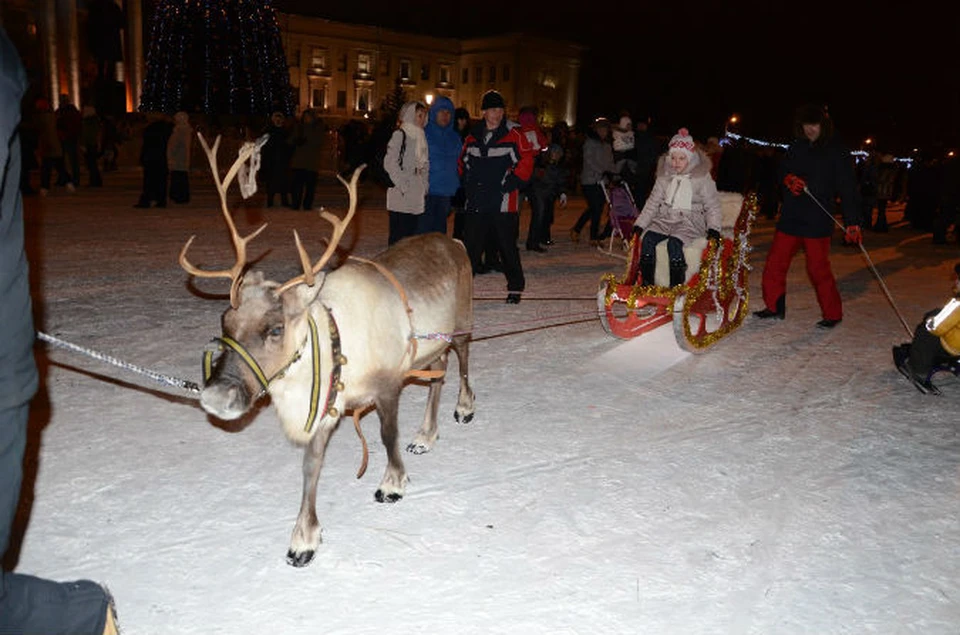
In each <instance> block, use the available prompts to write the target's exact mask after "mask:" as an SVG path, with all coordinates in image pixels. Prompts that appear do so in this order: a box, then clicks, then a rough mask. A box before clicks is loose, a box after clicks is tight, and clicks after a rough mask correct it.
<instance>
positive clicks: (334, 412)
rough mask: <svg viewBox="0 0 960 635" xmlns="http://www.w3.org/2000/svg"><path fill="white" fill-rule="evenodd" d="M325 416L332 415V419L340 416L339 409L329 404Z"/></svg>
mask: <svg viewBox="0 0 960 635" xmlns="http://www.w3.org/2000/svg"><path fill="white" fill-rule="evenodd" d="M327 416H328V417H333V418H334V419H339V418H340V411H339V410H337V409H336V408H335V407H334V406H330V409H329V410H327Z"/></svg>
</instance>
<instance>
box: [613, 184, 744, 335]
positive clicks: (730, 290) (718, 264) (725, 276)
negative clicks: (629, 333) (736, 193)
mask: <svg viewBox="0 0 960 635" xmlns="http://www.w3.org/2000/svg"><path fill="white" fill-rule="evenodd" d="M758 209H759V205H758V202H757V196H756V194H750V195H749V196H747V198H746V199H745V200H744V204H743V209H742V210H741V212H740V217H739V218H738V219H737V223H736V226H735V227H734V238H733V249H732V253H731V254H730V258H729V259H727V260H726V261H724V260H723V259H722V258H720V257H719V254H718V252H717V250H718V248H719V247H720V244H717V243H714V242H713V241H711V242H710V243H708V246H707V251H706V254H705V257H704V258H703V260H702V261H701V263H700V272H699V275H698V277H697V282H696V283H695V284H694V285H693V287H687V286H685V285H678V286H676V287H661V286H658V285H643V286H640V285H633V286H632V287H631V289H630V294H629V295H628V296H627V297H626V298H620V297H619V296H617V298H616V299H620V300H624V301H625V304H626V307H627V309H628V310H630V311H635V310H636V309H637V308H638V306H637V303H638V301H639V299H640V298H663V299H666V300H668V302H667V303H666V305H667V306H670V307H673V309H674V311H675V310H676V300H677V298H678V297H679V296H683V308H682V310H681V315H680V319H681V320H682V322H683V334H684V339H686V341H687V342H688V343H689V344H690V345H691V346H692V347H693V348H695V349H698V350H702V349H705V348H707V347H709V346H711V345H713V344H715V343H716V342H717V341H718V340H720V339H721V338H723V337H724V336H726V335H728V334H729V333H731V332H732V331H734V330H735V329H737V328H739V326H740V324H742V323H743V318H744V316H745V315H746V311H747V305H748V301H749V297H750V292H749V289H748V288H747V272H748V271H749V270H750V266H749V264H748V263H747V256H748V255H749V253H750V251H751V247H750V243H749V238H750V230H751V228H752V226H753V220H754V219H755V218H756V215H757V211H758ZM744 214H746V216H744ZM635 241H636V237H634V238H633V239H631V241H630V252H631V253H633V249H634V242H635ZM725 264H726V265H727V266H724V265H725ZM632 268H633V262H632V260H631V259H628V260H627V266H626V271H625V272H624V275H623V277H622V278H620V279H618V278H617V276H616V275H615V274H612V273H611V274H606V275H605V276H603V277H602V278H601V282H602V283H604V284H605V285H606V291H605V293H604V306H605V307H609V306H611V304H612V303H613V300H614V296H616V295H617V288H618V287H620V286H622V285H624V284H625V283H626V280H628V279H629V277H630V274H631V269H632ZM741 273H742V276H741ZM741 277H742V283H741V282H739V279H740V278H741ZM708 290H709V291H710V292H711V293H712V294H713V298H714V305H715V306H716V308H717V312H718V314H721V313H722V314H724V316H725V318H726V319H725V320H723V325H722V326H721V327H720V328H719V329H717V330H716V331H714V332H712V333H708V334H706V335H704V336H702V337H696V336H695V335H694V334H693V333H692V332H691V330H690V315H691V312H692V310H693V307H694V305H696V303H697V302H698V301H699V300H700V298H701V297H702V296H703V294H704V293H707V291H708ZM732 295H736V296H737V297H738V298H739V303H738V305H737V310H736V312H735V315H733V316H731V315H729V313H728V311H727V310H726V309H723V306H722V304H721V303H720V298H721V297H722V298H724V299H729V298H730V297H731V296H732ZM644 304H650V303H648V302H644ZM654 304H661V303H654ZM676 319H677V317H676V316H674V320H676ZM701 319H702V320H705V319H706V316H705V315H701Z"/></svg>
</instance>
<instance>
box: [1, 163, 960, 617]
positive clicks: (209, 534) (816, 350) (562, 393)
mask: <svg viewBox="0 0 960 635" xmlns="http://www.w3.org/2000/svg"><path fill="white" fill-rule="evenodd" d="M137 179H138V175H137V174H136V173H135V172H128V173H119V174H118V173H112V174H107V175H106V181H107V187H106V188H104V189H103V190H102V191H92V190H89V189H86V188H84V189H81V190H80V191H79V192H78V193H77V194H76V195H73V196H69V195H66V194H62V193H59V192H54V193H53V194H51V196H50V197H48V198H46V199H40V198H32V199H28V201H27V206H26V210H27V217H28V242H29V250H30V254H31V258H32V276H33V284H34V297H35V298H36V301H37V305H38V306H37V309H38V312H39V314H40V316H41V320H42V322H41V324H40V325H39V326H40V327H41V328H42V329H43V330H44V331H46V332H48V333H51V334H53V335H57V336H59V337H62V338H64V339H66V340H69V341H72V342H75V343H77V344H80V345H83V346H88V347H91V348H94V349H96V350H99V351H102V352H105V353H108V354H112V355H115V356H118V357H121V358H123V359H125V360H128V361H130V362H132V363H135V364H140V365H142V366H146V367H149V368H152V369H156V370H158V371H161V372H164V373H168V374H171V375H174V376H178V377H183V378H187V379H191V380H198V379H199V371H200V366H199V365H200V354H201V349H202V348H203V346H204V345H205V344H206V343H207V342H208V341H209V340H210V338H211V337H213V336H215V335H218V334H219V316H220V313H221V312H222V311H223V310H224V308H225V307H226V306H227V300H226V297H225V295H224V293H225V291H226V283H225V281H209V280H208V281H199V282H197V283H196V286H195V287H194V286H192V285H191V284H190V283H188V277H187V275H186V274H185V273H184V272H183V271H182V270H181V269H180V267H179V266H178V264H177V253H178V250H179V249H180V247H181V245H182V244H183V242H184V241H185V240H186V239H187V238H188V237H189V236H190V235H191V234H194V233H196V234H198V238H197V240H196V242H195V245H194V247H193V248H192V251H191V254H192V260H193V262H195V263H204V264H207V265H219V263H221V262H222V263H224V264H229V263H230V262H232V260H228V258H229V259H232V255H231V252H230V247H229V242H228V240H227V237H226V234H225V233H224V231H223V229H222V222H221V219H220V218H219V214H218V211H217V208H216V206H215V197H214V195H213V190H212V187H211V186H210V185H209V176H208V175H203V174H202V173H195V174H194V175H192V177H191V180H192V185H193V187H194V190H195V192H194V194H195V196H194V201H193V202H192V203H191V204H190V205H188V206H183V207H171V208H168V209H165V210H161V209H152V210H139V209H133V208H132V207H131V205H132V203H133V202H134V201H135V200H136V196H137V194H138V192H139V181H138V180H137ZM327 181H328V183H327V184H326V185H325V186H324V187H323V188H322V189H321V192H320V196H319V198H320V201H319V202H320V203H323V204H326V205H328V206H329V207H331V208H333V209H343V207H344V205H345V197H344V195H343V190H342V189H341V188H339V186H336V185H334V184H332V183H331V182H329V181H330V180H329V179H328V180H327ZM233 198H234V199H236V207H235V208H236V210H237V213H236V218H237V221H238V224H239V225H240V226H241V230H242V231H243V230H249V229H250V228H252V227H254V226H256V225H257V224H259V223H260V222H262V221H264V220H266V221H269V223H270V227H269V228H268V229H267V231H266V232H265V233H264V234H262V235H261V237H260V238H258V239H257V240H256V241H255V242H254V243H253V245H252V247H251V253H252V254H253V255H254V256H261V255H262V259H261V262H260V264H259V265H258V267H259V268H262V269H264V270H266V271H267V273H268V274H269V275H271V276H272V277H274V278H282V279H286V278H287V277H291V276H292V275H294V274H295V273H296V266H297V265H296V257H295V251H294V246H293V241H292V237H291V230H292V229H293V228H294V227H296V228H299V229H300V231H301V234H306V235H308V236H310V237H312V239H313V240H319V237H320V236H323V235H325V233H326V232H327V230H328V229H327V226H326V224H325V223H323V222H322V221H320V220H319V219H318V218H317V217H316V215H315V214H313V213H308V212H293V211H290V210H286V209H276V208H274V209H263V208H262V200H263V199H262V196H261V195H259V194H258V195H257V196H255V197H254V198H253V199H251V201H249V202H245V203H244V202H241V201H240V200H239V195H237V194H234V196H233ZM582 208H583V202H582V200H581V199H579V198H575V199H572V201H571V206H570V207H569V208H568V209H567V210H563V211H560V212H559V215H558V219H557V222H556V224H555V227H554V233H555V236H556V238H557V245H556V246H555V247H553V248H552V249H551V250H550V251H549V253H548V254H545V255H541V254H530V253H529V252H526V251H523V252H522V257H523V261H524V267H525V270H526V273H527V280H528V287H527V293H526V294H525V297H524V300H523V302H522V303H521V304H519V305H516V306H509V305H505V304H504V303H503V297H504V295H505V287H504V280H503V277H502V276H501V275H499V274H492V275H485V276H480V277H478V278H477V279H476V295H477V297H480V298H491V299H490V300H479V301H477V303H476V324H477V332H476V338H477V341H476V342H475V343H474V344H473V345H472V350H471V358H470V362H471V375H472V376H471V383H472V385H473V387H474V389H475V390H476V393H477V416H476V418H475V420H474V421H473V422H472V423H471V424H469V425H458V424H456V423H455V422H454V421H453V417H452V413H453V408H454V404H455V401H456V384H455V381H451V382H448V385H447V387H446V389H445V390H444V394H443V397H442V403H441V423H440V426H441V437H440V440H439V441H438V443H437V445H436V446H435V448H434V450H433V451H432V452H430V453H429V454H425V455H421V456H414V455H409V454H407V455H405V462H406V465H407V471H408V473H409V475H410V478H411V483H410V484H409V486H408V488H407V495H406V497H405V498H404V499H403V500H402V501H401V502H399V503H398V504H395V505H387V504H377V503H376V502H374V500H373V491H374V490H375V489H376V487H377V484H378V482H379V479H380V475H381V473H382V470H383V468H384V465H385V456H384V453H383V451H382V446H381V445H380V443H379V441H378V438H379V434H378V431H377V429H378V425H377V422H376V417H375V416H372V415H371V416H368V417H367V418H366V419H364V422H363V427H364V430H365V433H366V436H367V438H368V440H369V441H370V448H371V452H370V467H369V469H368V472H367V475H366V476H365V477H364V478H363V479H362V480H357V479H356V478H355V473H356V470H357V468H358V465H359V462H360V456H361V455H360V444H359V440H358V439H357V438H356V435H355V434H354V432H353V430H351V429H350V428H351V426H349V425H348V424H345V425H344V426H342V429H341V430H340V431H339V432H338V433H337V434H336V435H335V436H334V438H333V441H332V442H331V446H330V449H329V451H328V453H327V462H326V465H325V467H324V471H323V474H322V476H321V479H320V489H319V494H318V514H319V516H320V522H321V524H322V525H323V527H324V531H323V541H324V542H323V544H322V545H321V547H320V550H319V551H318V553H317V557H316V559H315V560H314V562H313V563H312V564H311V565H310V566H308V567H307V568H304V569H295V568H292V567H290V566H288V565H287V564H286V563H285V562H284V556H285V553H286V550H287V544H288V540H289V537H290V532H291V530H292V528H293V524H294V520H295V518H296V514H297V509H298V506H299V499H300V486H301V476H300V459H301V451H300V450H299V449H298V448H295V447H293V446H291V445H290V444H289V443H288V442H287V441H286V440H285V439H284V437H283V435H282V433H281V431H280V429H279V426H278V422H277V419H276V416H275V414H274V412H273V411H272V410H271V408H270V407H269V406H264V407H262V408H260V409H259V410H258V411H257V412H255V413H254V414H253V415H252V416H249V417H248V418H246V419H244V420H243V421H242V422H240V423H224V422H218V421H215V420H211V419H209V418H208V417H207V416H206V415H205V414H204V412H203V411H202V410H201V409H200V408H199V406H198V405H197V403H196V402H195V401H193V400H192V399H191V398H190V397H189V396H187V395H184V394H179V393H178V392H177V391H176V390H175V389H166V388H163V387H162V386H159V385H156V384H153V383H151V382H150V381H149V380H147V379H143V378H141V377H139V376H137V375H132V374H129V373H125V372H123V371H121V370H119V369H114V368H113V367H110V366H106V365H103V364H101V363H99V362H97V361H94V360H92V359H88V358H86V357H81V356H77V355H75V354H73V353H70V352H66V351H63V350H56V349H47V348H46V347H44V346H40V347H38V354H39V359H40V363H41V369H42V372H43V376H44V380H45V381H44V384H45V390H44V392H43V393H42V394H41V395H40V397H39V398H38V399H37V401H36V402H35V406H34V418H33V425H34V429H35V432H36V434H35V435H33V437H32V442H31V446H30V448H29V449H28V454H29V459H28V461H29V468H28V478H29V484H28V488H27V492H26V499H25V503H26V505H25V509H24V510H23V511H24V512H27V511H29V523H28V524H26V523H23V522H21V526H20V529H21V531H22V532H23V534H22V542H20V543H19V545H18V546H19V550H18V551H16V552H15V555H18V557H19V561H18V569H19V570H20V571H23V572H29V573H35V574H39V575H43V576H48V577H52V578H58V579H72V578H77V577H88V578H92V579H95V580H98V581H103V582H105V583H107V584H108V585H109V586H110V588H111V589H112V591H113V593H114V594H115V595H116V600H117V605H118V609H119V615H120V620H121V626H122V627H123V629H124V633H126V634H128V635H164V634H177V635H186V634H203V635H212V634H221V633H222V634H246V633H281V634H284V635H298V634H306V633H324V634H328V635H329V634H351V635H352V634H358V633H383V632H392V633H402V634H406V633H430V634H433V633H467V634H472V633H478V634H479V633H483V634H488V633H511V634H512V633H519V634H527V633H550V634H570V633H577V634H580V633H604V634H606V633H652V634H664V633H684V634H691V633H693V634H697V633H704V634H706V633H710V634H714V633H744V634H747V633H754V634H764V635H766V634H770V633H789V634H797V633H810V634H817V635H823V634H830V633H883V634H888V633H923V634H924V635H931V634H940V633H942V634H951V635H956V633H958V629H960V577H958V575H957V571H958V570H960V524H958V520H960V519H958V511H960V470H958V464H960V437H958V433H957V431H958V425H960V424H958V422H957V410H958V408H957V406H958V404H960V382H958V380H957V379H956V378H954V377H952V376H949V377H939V378H938V379H937V380H936V383H938V384H939V385H940V386H941V388H942V389H943V392H944V394H943V396H941V397H939V398H937V397H929V396H923V395H921V394H919V393H918V392H917V391H916V390H914V388H913V387H912V386H911V385H910V384H909V383H907V382H906V380H904V379H903V378H902V377H901V376H900V375H899V374H898V373H897V372H896V370H895V369H894V368H893V366H892V364H891V361H890V347H891V346H892V345H894V344H897V343H900V342H901V341H904V340H905V339H906V333H905V331H904V328H903V326H902V325H901V324H900V322H899V320H898V319H897V317H896V314H895V313H894V312H893V310H892V309H891V308H890V306H889V304H888V303H887V301H886V299H885V297H884V296H883V295H882V293H881V291H880V290H879V288H878V286H877V284H876V281H875V279H874V278H873V276H872V275H871V273H870V271H869V270H868V268H867V267H866V266H865V263H864V260H863V258H862V256H861V255H860V252H859V251H857V250H854V249H849V248H842V247H840V246H839V245H837V246H836V247H835V249H834V256H833V265H834V271H835V273H836V275H837V278H838V281H839V285H840V290H841V293H842V295H843V299H844V308H845V318H844V321H843V323H842V324H841V325H840V326H838V327H837V328H836V329H834V330H833V331H828V332H824V331H820V330H817V329H815V328H814V327H813V326H814V323H815V322H816V321H817V320H818V319H819V318H820V315H819V311H818V308H817V304H816V300H815V297H814V294H813V291H812V289H811V287H810V285H809V284H808V282H807V281H806V274H805V272H804V268H803V260H802V257H800V258H798V259H797V260H796V261H795V262H794V265H793V268H792V269H791V274H790V279H789V288H788V300H787V302H788V304H787V310H788V314H787V315H788V317H787V320H786V321H784V322H774V323H760V322H758V321H755V320H754V319H753V318H752V317H748V319H747V321H746V322H745V324H744V325H743V327H742V328H740V329H739V330H738V331H737V332H736V333H734V334H733V335H732V336H730V337H729V338H727V339H725V340H723V341H722V342H720V343H719V344H718V345H716V346H715V347H714V348H712V349H711V350H709V351H708V352H707V353H705V354H702V355H686V354H680V353H679V352H678V349H676V346H675V344H674V343H673V342H672V333H671V332H670V330H671V329H670V327H663V328H661V329H660V330H659V331H658V332H656V333H653V334H650V335H648V336H644V337H643V338H639V339H636V340H632V341H630V342H622V341H618V340H616V339H614V338H612V337H610V336H608V335H606V334H605V333H604V331H603V329H602V328H601V325H600V322H599V320H597V319H596V318H595V301H594V294H595V292H596V288H597V283H598V280H599V278H600V276H601V275H602V274H604V273H607V272H611V271H619V270H620V268H621V263H620V261H617V260H614V259H612V258H610V257H608V256H604V255H601V254H599V253H598V252H597V251H595V250H593V249H591V248H590V247H588V246H586V245H584V244H583V243H581V244H580V245H574V244H573V243H571V242H570V240H569V238H568V236H567V234H566V229H567V228H568V227H570V226H571V225H572V223H573V220H574V219H575V217H576V215H578V214H579V212H580V211H581V210H582ZM898 219H899V214H898V213H895V214H894V215H893V220H894V221H896V220H898ZM524 220H526V219H524ZM772 231H773V225H772V223H771V222H769V221H765V220H760V221H758V222H757V224H756V226H755V231H754V234H753V244H754V246H755V251H754V253H753V255H752V258H751V261H752V263H753V265H754V270H753V274H752V277H751V280H750V291H751V309H756V308H758V307H759V304H760V301H759V297H760V294H759V283H760V272H761V270H762V263H763V258H764V257H765V256H766V252H767V248H768V246H769V242H770V239H771V236H772ZM351 241H352V242H353V249H354V252H355V253H357V254H360V255H372V254H374V253H375V252H377V251H379V250H380V249H381V248H382V247H384V246H385V244H386V214H385V212H384V211H383V196H382V194H379V195H378V194H377V192H376V191H374V190H373V189H372V188H368V189H365V190H363V201H362V210H361V212H360V213H359V214H358V217H357V219H356V220H355V226H354V228H353V231H352V232H351V233H350V235H349V237H348V239H347V241H346V242H351ZM867 247H868V248H869V250H870V253H871V255H872V257H873V259H874V261H875V262H876V263H877V266H878V267H879V269H880V271H881V272H882V274H883V275H884V277H885V280H886V282H887V284H888V285H889V287H890V289H891V291H892V292H893V294H894V297H895V299H896V301H897V304H898V305H899V308H900V309H901V311H902V312H903V314H904V315H905V317H906V319H907V320H908V322H909V323H910V325H911V326H912V325H913V324H914V323H915V322H916V321H918V320H919V317H920V316H921V314H922V313H923V312H924V311H925V310H927V309H930V308H933V307H939V306H940V305H942V304H943V302H944V301H945V300H946V299H947V298H948V297H949V291H950V287H951V271H952V267H953V265H954V263H955V262H956V261H957V258H958V251H957V248H956V246H955V245H951V246H932V245H931V244H930V236H929V235H926V236H923V235H917V234H916V233H914V232H912V231H911V230H909V229H907V228H905V227H902V226H897V225H896V224H895V226H894V228H893V229H892V231H891V232H890V233H889V234H886V235H878V234H869V233H868V235H867ZM578 320H584V321H578ZM560 322H576V323H574V324H568V325H566V326H559V327H556V328H540V329H536V330H528V331H527V332H523V333H516V334H507V335H503V336H498V335H499V334H504V333H511V332H514V331H518V330H522V329H530V328H532V327H534V326H537V327H539V326H543V325H544V324H550V323H560ZM425 397H426V390H425V389H423V388H421V387H418V386H410V387H408V388H407V389H406V390H405V392H404V393H403V399H402V403H401V412H400V415H401V441H402V442H404V441H406V440H408V439H410V438H412V436H413V434H414V432H415V431H416V429H417V428H418V427H419V424H420V421H421V418H422V413H423V405H424V403H425ZM27 508H29V510H28V509H27ZM25 518H26V515H25V514H22V515H21V521H23V519H25Z"/></svg>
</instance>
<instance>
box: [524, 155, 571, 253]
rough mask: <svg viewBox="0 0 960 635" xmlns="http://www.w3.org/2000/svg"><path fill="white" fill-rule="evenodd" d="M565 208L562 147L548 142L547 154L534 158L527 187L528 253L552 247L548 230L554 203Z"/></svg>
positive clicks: (565, 170)
mask: <svg viewBox="0 0 960 635" xmlns="http://www.w3.org/2000/svg"><path fill="white" fill-rule="evenodd" d="M558 199H559V201H560V207H566V206H567V169H566V166H565V165H564V163H563V148H561V147H560V146H559V145H558V144H556V143H551V144H550V145H549V146H548V147H547V151H546V152H541V153H539V154H538V155H537V158H536V162H535V164H534V169H533V178H532V179H531V186H530V209H531V212H532V213H531V215H530V227H529V229H528V230H527V251H538V252H544V251H546V248H545V247H544V246H545V245H550V244H553V241H552V240H551V239H550V227H551V225H552V224H553V211H554V206H555V205H556V202H557V200H558Z"/></svg>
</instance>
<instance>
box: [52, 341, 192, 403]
mask: <svg viewBox="0 0 960 635" xmlns="http://www.w3.org/2000/svg"><path fill="white" fill-rule="evenodd" d="M37 339H38V340H42V341H44V342H46V343H48V344H53V345H54V346H57V347H59V348H65V349H67V350H68V351H73V352H74V353H81V354H83V355H86V356H87V357H92V358H93V359H97V360H100V361H101V362H106V363H107V364H112V365H114V366H116V367H117V368H122V369H124V370H129V371H131V372H134V373H137V374H139V375H143V376H144V377H149V378H150V379H152V380H154V381H156V382H158V383H161V384H164V385H166V386H173V387H174V388H180V389H181V390H185V391H187V392H189V393H193V394H194V396H198V395H199V394H200V386H198V385H197V384H196V383H194V382H192V381H188V380H186V379H180V378H178V377H171V376H170V375H164V374H163V373H158V372H157V371H155V370H150V369H148V368H144V367H142V366H137V365H136V364H131V363H129V362H125V361H123V360H120V359H117V358H116V357H111V356H110V355H105V354H103V353H100V352H98V351H95V350H93V349H90V348H84V347H83V346H77V345H76V344H71V343H70V342H67V341H65V340H62V339H60V338H59V337H54V336H53V335H48V334H46V333H44V332H42V331H37Z"/></svg>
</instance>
